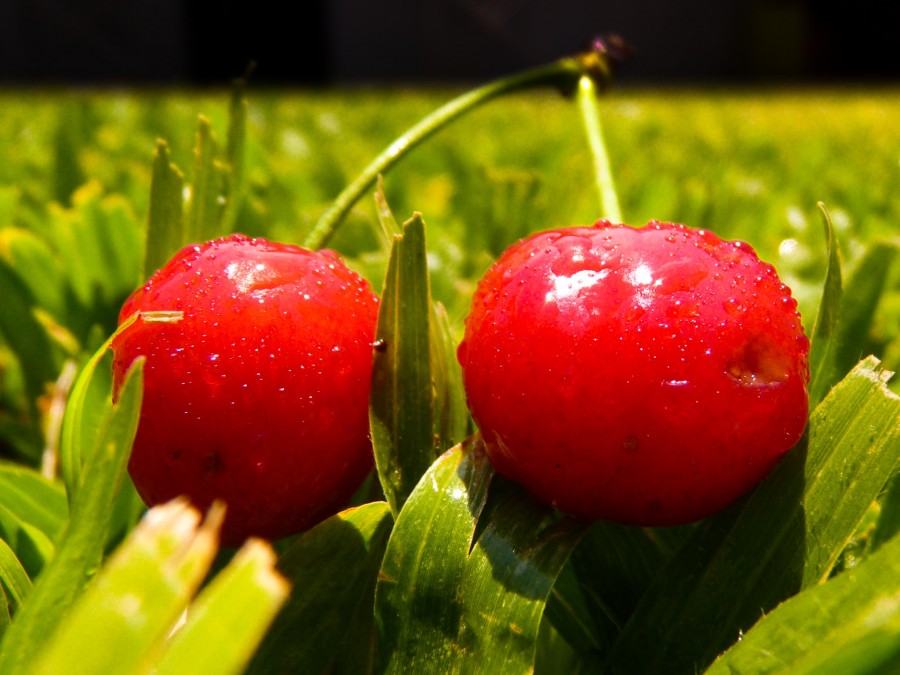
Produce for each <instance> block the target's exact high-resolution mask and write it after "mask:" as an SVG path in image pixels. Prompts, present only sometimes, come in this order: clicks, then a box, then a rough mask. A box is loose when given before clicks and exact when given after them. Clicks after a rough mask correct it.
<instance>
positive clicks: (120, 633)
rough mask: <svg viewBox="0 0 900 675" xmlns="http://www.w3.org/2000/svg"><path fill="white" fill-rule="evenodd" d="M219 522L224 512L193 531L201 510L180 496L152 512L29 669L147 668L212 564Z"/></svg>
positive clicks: (95, 672)
mask: <svg viewBox="0 0 900 675" xmlns="http://www.w3.org/2000/svg"><path fill="white" fill-rule="evenodd" d="M220 522H221V512H219V513H218V514H217V516H213V517H211V518H208V519H207V521H206V522H205V523H204V524H203V525H202V526H200V527H199V529H198V524H199V523H200V514H199V513H198V512H197V511H196V510H194V509H192V508H191V507H189V506H188V505H187V503H186V502H182V501H175V502H171V503H169V504H165V505H163V506H160V507H157V508H155V509H153V510H152V511H150V512H149V514H148V516H147V517H146V518H145V519H144V520H143V521H142V522H141V524H140V525H139V526H138V527H137V528H136V529H135V531H134V532H133V533H132V536H131V537H130V538H129V539H128V540H127V542H126V543H125V544H124V545H123V546H122V547H120V548H119V549H118V550H117V551H116V553H115V554H114V555H113V557H112V558H111V559H110V561H109V564H107V565H106V566H105V567H104V568H103V570H102V571H101V572H100V574H98V576H97V578H96V580H95V581H94V583H92V584H91V585H90V586H89V587H88V589H87V590H86V591H85V593H84V594H83V595H82V596H81V597H80V598H79V599H78V601H77V602H76V603H75V604H74V605H73V606H72V607H71V609H70V611H68V612H67V614H66V615H65V621H61V622H60V625H59V629H58V630H57V631H56V632H55V633H54V634H53V637H52V639H51V640H49V642H48V643H47V644H45V645H44V647H43V648H42V649H41V650H40V651H39V652H38V653H37V654H35V663H34V665H33V667H32V668H29V671H28V672H29V673H46V674H47V675H50V674H52V673H61V672H65V673H72V674H73V675H75V674H76V673H81V674H83V675H102V674H103V673H112V672H115V673H138V672H146V669H147V665H149V664H150V663H152V662H153V661H154V660H155V658H154V657H155V651H156V650H158V649H159V646H160V644H161V643H162V641H163V640H164V639H165V637H166V636H167V635H168V634H169V633H170V632H171V630H172V628H173V626H174V625H175V623H176V622H177V620H178V619H179V617H180V616H181V614H182V613H183V611H184V609H185V607H186V606H187V603H188V601H189V599H190V598H191V597H192V596H193V594H194V592H195V591H196V589H197V588H198V587H199V586H200V583H201V582H202V581H203V578H204V577H205V576H206V572H207V570H208V569H209V566H210V565H211V564H212V561H213V559H214V557H215V553H216V551H217V548H218V547H217V544H216V537H217V533H218V526H219V523H220ZM14 625H15V624H14ZM88 644H91V645H93V647H92V648H91V649H85V648H84V646H85V645H88ZM184 672H190V671H184Z"/></svg>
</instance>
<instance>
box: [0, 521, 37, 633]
mask: <svg viewBox="0 0 900 675" xmlns="http://www.w3.org/2000/svg"><path fill="white" fill-rule="evenodd" d="M29 591H31V579H30V578H29V577H28V573H27V572H26V571H25V568H24V567H22V563H21V562H19V559H18V558H17V557H16V554H15V552H14V551H13V550H12V549H11V548H10V547H9V544H7V543H6V542H5V541H3V540H2V539H0V592H2V593H3V595H5V596H6V599H5V602H6V603H7V607H8V610H9V614H10V615H12V614H14V613H15V611H16V610H17V609H18V608H19V605H21V604H22V601H23V600H24V599H25V597H26V596H27V595H28V593H29ZM2 632H3V631H2V630H0V634H2Z"/></svg>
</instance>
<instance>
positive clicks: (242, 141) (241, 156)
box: [221, 79, 248, 234]
mask: <svg viewBox="0 0 900 675" xmlns="http://www.w3.org/2000/svg"><path fill="white" fill-rule="evenodd" d="M245 89H246V82H245V81H244V80H243V79H241V80H238V81H236V82H235V83H234V86H233V87H232V91H231V100H230V102H229V105H228V140H227V143H226V145H225V159H226V161H227V162H228V166H227V169H226V177H227V189H226V191H225V192H226V194H225V200H226V201H225V211H224V213H223V214H222V226H221V233H222V234H225V233H226V232H231V231H232V229H233V228H234V226H235V223H237V221H238V214H239V213H240V210H241V206H242V202H243V198H244V191H245V182H244V181H245V179H244V174H245V169H244V166H245V164H246V161H245V154H246V146H247V106H248V104H247V97H246V96H245Z"/></svg>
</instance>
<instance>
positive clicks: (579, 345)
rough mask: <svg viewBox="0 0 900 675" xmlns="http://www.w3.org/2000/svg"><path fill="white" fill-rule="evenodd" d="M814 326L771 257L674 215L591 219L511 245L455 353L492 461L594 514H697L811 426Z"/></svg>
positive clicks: (762, 471) (669, 519)
mask: <svg viewBox="0 0 900 675" xmlns="http://www.w3.org/2000/svg"><path fill="white" fill-rule="evenodd" d="M808 353H809V340H808V339H807V338H806V336H805V335H804V333H803V328H802V325H801V323H800V315H799V313H798V311H797V303H796V301H795V300H794V299H793V298H792V297H791V294H790V290H789V289H788V288H787V286H785V285H784V284H783V283H781V281H780V280H779V278H778V276H777V274H776V272H775V270H774V268H773V267H772V266H771V265H769V264H767V263H765V262H762V261H760V259H759V258H758V257H757V255H756V253H755V252H754V251H753V250H752V249H751V247H750V246H748V245H747V244H746V243H743V242H729V241H723V240H721V239H720V238H718V237H717V236H716V235H714V234H712V233H710V232H708V231H703V230H696V229H691V228H688V227H685V226H684V225H677V224H670V223H660V222H656V221H653V222H651V223H649V224H647V225H646V226H645V227H642V228H633V227H628V226H625V225H614V224H611V223H609V222H607V221H599V222H598V223H596V224H595V225H594V226H593V227H573V228H562V229H556V230H551V231H547V232H541V233H538V234H535V235H532V236H530V237H528V238H526V239H524V240H521V241H519V242H518V243H516V244H514V245H512V246H511V247H510V248H509V249H508V250H507V251H506V252H505V253H504V254H503V255H502V256H501V257H500V258H499V259H498V260H497V261H496V263H495V264H494V265H493V267H491V269H490V270H489V271H488V272H487V273H486V275H485V276H484V277H483V278H482V280H481V281H480V283H479V285H478V288H477V290H476V294H475V297H474V300H473V305H472V310H471V313H470V315H469V317H468V318H467V320H466V327H465V337H464V339H463V341H462V343H461V344H460V346H459V350H458V356H459V361H460V363H461V365H462V368H463V376H464V383H465V388H466V395H467V399H468V403H469V407H470V409H471V411H472V414H473V417H474V418H475V420H476V422H477V423H478V426H479V428H480V430H481V432H482V435H483V437H484V440H485V444H486V447H487V451H488V454H489V456H490V458H491V460H492V461H493V463H494V466H495V468H496V469H497V471H498V472H500V473H501V474H504V475H506V476H507V477H508V478H510V479H512V480H514V481H516V482H518V483H520V484H522V485H523V486H524V487H526V488H527V489H528V490H529V491H531V492H532V493H533V494H535V495H536V496H537V497H538V498H540V499H541V500H543V501H545V502H546V503H549V504H552V505H555V506H557V507H559V508H560V509H561V510H563V511H565V512H568V513H571V514H575V515H579V516H584V517H587V518H591V519H597V518H603V519H608V520H612V521H616V522H620V523H627V524H637V525H647V526H660V525H677V524H683V523H688V522H692V521H695V520H698V519H700V518H703V517H706V516H708V515H710V514H713V513H715V512H717V511H719V510H721V509H722V508H724V507H725V506H727V505H729V504H731V503H732V502H734V501H735V500H736V499H738V498H739V497H740V496H742V495H743V494H745V493H747V492H748V491H749V490H750V489H751V488H752V487H753V486H755V485H756V484H757V483H758V482H759V481H760V480H761V479H762V478H764V477H765V476H766V475H767V474H768V473H769V472H770V471H771V469H772V468H773V467H774V466H775V464H777V462H778V461H779V459H781V457H782V456H783V455H784V454H785V453H786V452H787V451H788V450H790V449H791V447H793V446H794V445H795V444H796V443H797V441H798V440H799V439H800V437H801V435H802V434H803V431H804V428H805V426H806V422H807V417H808V412H809V401H808V395H807V384H808V381H809V366H808Z"/></svg>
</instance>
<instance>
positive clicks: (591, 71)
mask: <svg viewBox="0 0 900 675" xmlns="http://www.w3.org/2000/svg"><path fill="white" fill-rule="evenodd" d="M584 77H588V78H593V79H596V80H598V81H600V82H601V83H605V82H606V81H607V80H608V79H609V77H610V69H609V65H608V63H607V62H606V60H605V54H602V53H597V52H588V53H586V54H581V55H578V56H574V57H568V58H564V59H560V60H558V61H555V62H553V63H550V64H548V65H546V66H541V67H538V68H534V69H532V70H527V71H525V72H523V73H519V74H517V75H512V76H510V77H505V78H503V79H500V80H496V81H494V82H491V83H488V84H486V85H483V86H481V87H478V88H477V89H473V90H471V91H468V92H466V93H464V94H462V95H460V96H458V97H457V98H455V99H453V100H452V101H450V102H449V103H447V104H445V105H444V106H442V107H441V108H438V109H437V110H435V111H434V112H433V113H431V114H430V115H428V116H427V117H425V118H423V119H422V120H421V121H420V122H418V123H417V124H416V125H414V126H413V127H411V128H410V129H409V130H408V131H407V132H406V133H404V134H403V135H402V136H400V137H399V138H398V139H397V140H395V141H394V142H393V143H391V144H390V145H389V146H388V147H387V148H386V149H385V150H384V151H383V152H382V153H381V154H380V155H378V156H377V157H376V158H375V159H374V160H372V162H371V163H370V164H369V165H368V166H367V167H366V168H365V169H363V171H362V173H360V174H359V176H357V177H356V179H355V180H354V181H353V182H352V183H350V184H349V185H348V186H347V187H346V188H344V190H343V191H342V192H341V193H340V194H339V195H338V196H337V198H336V199H335V200H334V203H333V204H332V205H331V206H330V207H329V208H328V210H327V211H325V213H323V214H322V216H321V217H320V218H319V220H318V222H317V223H316V225H315V227H313V229H312V231H311V232H310V233H309V235H308V236H307V237H306V240H305V241H304V244H303V245H304V246H305V247H307V248H310V249H317V248H321V247H322V246H324V245H325V244H326V243H327V242H328V240H329V239H330V238H331V236H332V235H333V234H334V231H335V230H336V229H337V226H338V225H339V224H340V222H341V221H342V220H343V219H344V217H345V216H346V215H347V213H348V212H349V211H350V209H351V208H353V205H354V204H355V203H356V202H357V201H359V199H360V198H361V197H362V196H363V194H365V192H366V190H368V189H369V188H371V187H372V185H373V184H374V183H375V181H376V180H377V178H378V176H379V175H380V174H381V173H383V172H385V171H387V170H388V169H390V168H391V167H392V166H393V165H394V164H396V163H397V161H399V160H400V158H401V157H403V155H405V154H406V153H407V152H409V151H410V150H411V149H412V148H414V147H415V146H417V145H418V144H419V143H421V142H422V141H424V140H425V139H426V138H428V137H429V136H431V135H432V134H434V133H435V132H437V131H439V130H440V129H442V128H444V127H445V126H447V125H448V124H449V123H450V122H452V121H453V120H455V119H456V118H458V117H460V116H461V115H463V114H464V113H466V112H468V111H470V110H474V109H475V108H477V107H478V106H480V105H481V104H483V103H485V102H487V101H489V100H491V99H493V98H496V97H498V96H503V95H505V94H510V93H513V92H516V91H522V90H525V89H533V88H536V87H541V86H556V87H558V88H560V89H561V90H563V92H571V91H572V89H573V88H574V86H575V84H576V83H577V82H578V80H579V79H580V78H584Z"/></svg>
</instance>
